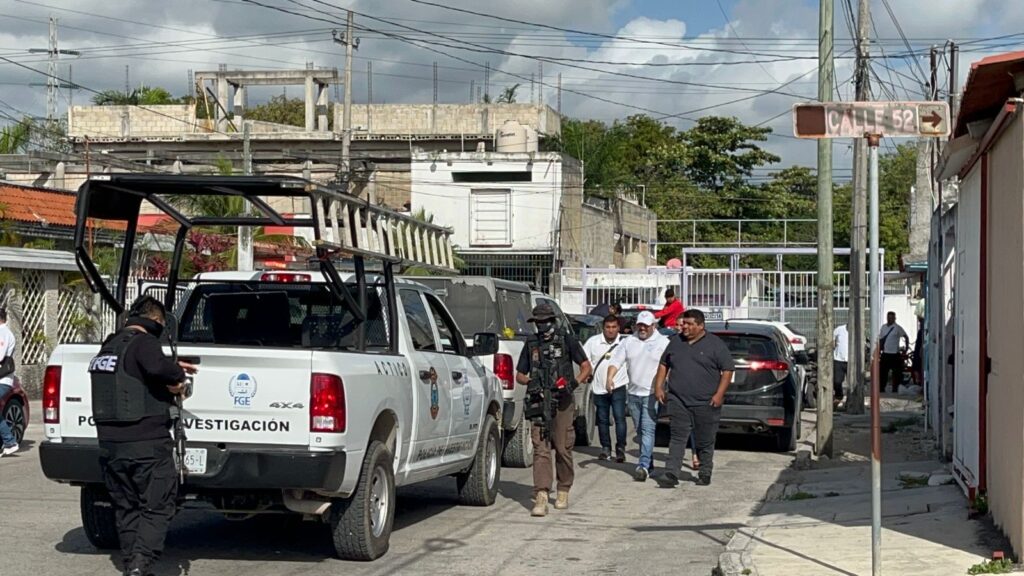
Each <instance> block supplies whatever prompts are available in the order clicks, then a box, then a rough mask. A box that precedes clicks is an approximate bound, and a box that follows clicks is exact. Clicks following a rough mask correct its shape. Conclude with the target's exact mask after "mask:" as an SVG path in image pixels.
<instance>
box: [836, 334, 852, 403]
mask: <svg viewBox="0 0 1024 576" xmlns="http://www.w3.org/2000/svg"><path fill="white" fill-rule="evenodd" d="M832 343H833V344H834V346H835V348H834V349H833V351H832V388H833V389H834V390H835V392H834V395H833V397H832V406H833V407H838V406H839V404H840V403H841V402H842V401H843V382H844V381H845V380H846V369H847V368H848V367H849V357H850V332H849V330H847V328H846V324H842V325H840V326H839V327H837V328H836V329H835V331H834V332H832Z"/></svg>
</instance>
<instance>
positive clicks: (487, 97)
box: [484, 61, 491, 101]
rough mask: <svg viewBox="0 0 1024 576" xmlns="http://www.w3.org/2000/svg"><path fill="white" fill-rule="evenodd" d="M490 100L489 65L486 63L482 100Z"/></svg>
mask: <svg viewBox="0 0 1024 576" xmlns="http://www.w3.org/2000/svg"><path fill="white" fill-rule="evenodd" d="M490 99H491V63H490V61H488V62H487V63H486V66H485V67H484V100H485V101H488V100H490Z"/></svg>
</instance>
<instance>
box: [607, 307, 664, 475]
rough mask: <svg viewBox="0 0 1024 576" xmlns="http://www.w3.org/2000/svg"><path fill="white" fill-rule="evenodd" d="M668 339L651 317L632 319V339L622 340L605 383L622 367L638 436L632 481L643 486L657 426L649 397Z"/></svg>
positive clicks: (654, 401) (654, 405) (652, 399)
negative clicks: (627, 379)
mask: <svg viewBox="0 0 1024 576" xmlns="http://www.w3.org/2000/svg"><path fill="white" fill-rule="evenodd" d="M668 342H669V340H668V338H667V337H665V336H664V335H663V334H661V333H660V332H658V329H657V320H655V318H654V314H652V313H650V312H647V311H644V312H641V313H640V315H639V316H638V317H637V319H636V335H635V336H634V337H631V338H627V339H625V340H624V341H623V342H622V344H621V345H620V346H619V347H618V348H616V349H615V353H614V354H612V358H611V366H609V367H608V376H607V378H608V380H611V381H613V382H614V381H615V378H616V376H618V373H619V371H620V370H621V369H622V367H623V366H624V365H625V366H626V372H627V374H628V375H629V386H628V388H627V392H628V393H629V400H628V401H629V412H630V414H632V415H633V423H634V424H635V425H636V429H637V433H638V434H639V435H640V461H639V462H638V463H637V467H636V472H634V473H633V479H634V480H636V481H637V482H644V481H646V480H647V477H648V476H650V473H651V470H652V469H653V468H654V431H655V429H656V427H657V424H658V400H657V399H656V398H655V397H654V394H653V393H652V388H653V386H654V377H655V376H657V375H658V366H659V365H660V363H661V355H662V354H663V353H664V352H665V348H666V347H667V346H668Z"/></svg>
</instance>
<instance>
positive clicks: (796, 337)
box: [728, 318, 817, 408]
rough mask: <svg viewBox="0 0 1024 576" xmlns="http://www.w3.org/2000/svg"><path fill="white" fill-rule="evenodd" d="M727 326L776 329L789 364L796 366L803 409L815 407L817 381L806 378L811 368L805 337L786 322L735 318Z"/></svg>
mask: <svg viewBox="0 0 1024 576" xmlns="http://www.w3.org/2000/svg"><path fill="white" fill-rule="evenodd" d="M728 324H729V325H732V326H737V325H740V324H752V325H755V326H772V327H774V328H776V329H778V331H779V332H781V333H782V336H783V338H784V339H785V348H786V356H787V357H788V358H791V363H792V364H793V365H794V366H796V371H797V374H798V375H799V378H798V380H797V381H798V382H799V384H800V386H799V389H800V394H801V396H802V400H803V404H802V405H803V407H804V408H814V407H815V406H817V390H816V389H815V386H814V383H815V382H817V379H816V378H813V379H812V378H809V377H808V375H809V372H810V371H809V370H808V368H809V367H810V366H811V358H810V355H809V354H808V352H807V337H806V336H803V335H801V334H799V333H797V332H796V331H795V329H794V328H793V327H792V325H791V324H789V323H788V322H778V321H775V320H761V319H759V318H737V319H735V320H729V322H728Z"/></svg>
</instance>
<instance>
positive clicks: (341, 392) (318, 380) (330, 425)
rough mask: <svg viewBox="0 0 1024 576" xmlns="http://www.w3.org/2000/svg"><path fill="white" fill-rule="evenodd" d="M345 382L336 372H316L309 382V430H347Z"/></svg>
mask: <svg viewBox="0 0 1024 576" xmlns="http://www.w3.org/2000/svg"><path fill="white" fill-rule="evenodd" d="M345 414H346V411H345V383H344V382H342V380H341V377H340V376H336V375H334V374H319V373H314V374H313V375H312V376H311V377H310V384H309V431H310V432H344V431H345V424H346V421H345Z"/></svg>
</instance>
